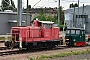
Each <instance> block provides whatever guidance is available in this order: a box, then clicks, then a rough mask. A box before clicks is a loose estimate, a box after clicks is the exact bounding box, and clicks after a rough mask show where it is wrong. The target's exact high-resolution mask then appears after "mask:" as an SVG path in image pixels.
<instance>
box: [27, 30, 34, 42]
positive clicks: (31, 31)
mask: <svg viewBox="0 0 90 60" xmlns="http://www.w3.org/2000/svg"><path fill="white" fill-rule="evenodd" d="M29 31H31V32H32V40H33V31H32V30H27V31H26V43H27V38H28V37H27V34H28V32H29Z"/></svg>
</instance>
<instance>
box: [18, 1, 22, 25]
mask: <svg viewBox="0 0 90 60" xmlns="http://www.w3.org/2000/svg"><path fill="white" fill-rule="evenodd" d="M18 25H19V26H21V25H22V0H18Z"/></svg>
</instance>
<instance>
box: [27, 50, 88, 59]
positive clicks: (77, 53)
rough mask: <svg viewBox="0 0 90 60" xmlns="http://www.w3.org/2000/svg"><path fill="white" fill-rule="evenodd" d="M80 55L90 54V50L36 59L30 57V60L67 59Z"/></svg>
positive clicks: (43, 56) (42, 56)
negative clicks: (67, 57)
mask: <svg viewBox="0 0 90 60" xmlns="http://www.w3.org/2000/svg"><path fill="white" fill-rule="evenodd" d="M80 54H90V50H88V49H87V50H86V51H81V52H80V51H77V52H75V51H70V52H67V53H65V52H63V53H58V54H56V55H49V56H46V55H41V56H37V57H36V58H35V57H34V58H33V57H31V58H30V57H28V58H30V60H45V59H53V58H60V57H66V56H72V55H80ZM79 60H80V59H79Z"/></svg>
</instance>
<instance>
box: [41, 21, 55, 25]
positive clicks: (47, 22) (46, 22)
mask: <svg viewBox="0 0 90 60" xmlns="http://www.w3.org/2000/svg"><path fill="white" fill-rule="evenodd" d="M39 22H41V23H44V24H53V23H54V22H50V21H39Z"/></svg>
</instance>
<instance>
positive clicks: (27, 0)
mask: <svg viewBox="0 0 90 60" xmlns="http://www.w3.org/2000/svg"><path fill="white" fill-rule="evenodd" d="M27 8H28V0H27Z"/></svg>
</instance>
